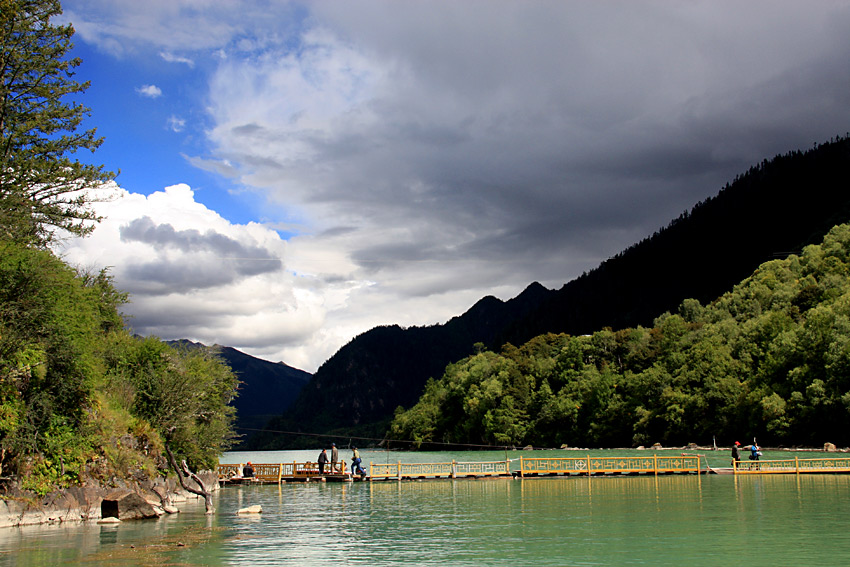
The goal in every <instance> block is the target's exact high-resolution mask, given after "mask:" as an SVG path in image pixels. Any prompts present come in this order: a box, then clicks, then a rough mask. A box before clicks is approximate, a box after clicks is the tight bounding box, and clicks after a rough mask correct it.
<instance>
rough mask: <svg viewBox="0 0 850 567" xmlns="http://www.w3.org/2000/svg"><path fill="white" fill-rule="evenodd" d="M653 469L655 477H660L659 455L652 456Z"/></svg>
mask: <svg viewBox="0 0 850 567" xmlns="http://www.w3.org/2000/svg"><path fill="white" fill-rule="evenodd" d="M652 468H653V469H654V470H655V476H658V454H653V455H652Z"/></svg>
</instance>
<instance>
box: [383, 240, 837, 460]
mask: <svg viewBox="0 0 850 567" xmlns="http://www.w3.org/2000/svg"><path fill="white" fill-rule="evenodd" d="M848 274H850V225H847V224H843V225H839V226H836V227H835V228H833V229H832V230H831V231H830V232H829V233H828V234H827V236H826V237H825V238H824V240H823V242H822V243H821V244H818V245H810V246H807V247H805V248H804V249H803V250H802V251H801V252H800V254H792V255H790V256H788V257H787V258H785V259H782V260H773V261H770V262H767V263H764V264H762V265H761V266H759V267H758V269H757V270H756V271H755V272H754V273H753V274H752V275H751V276H750V277H748V278H747V279H745V280H744V281H742V282H741V283H739V284H738V285H736V286H735V287H734V288H733V289H732V291H730V292H728V293H725V294H724V295H722V296H721V297H719V298H717V299H715V300H714V301H711V302H710V303H708V304H707V305H703V304H702V303H701V302H699V301H697V300H695V299H687V300H685V301H683V302H682V303H681V304H680V305H679V307H678V309H677V310H676V311H675V312H672V313H671V312H666V313H664V314H663V315H661V316H659V317H657V318H656V319H655V321H654V322H653V324H652V326H648V327H643V326H635V327H630V328H625V329H622V330H618V331H612V330H610V329H603V330H599V331H596V332H594V333H592V334H590V335H582V336H571V335H567V334H545V335H541V336H538V337H536V338H534V339H532V340H530V341H528V342H526V343H525V344H523V345H522V346H519V347H515V346H513V345H510V344H507V345H505V346H504V347H503V348H502V349H501V351H500V352H491V351H488V350H486V349H483V345H479V348H480V349H481V350H480V352H478V353H476V354H473V355H471V356H469V357H467V358H465V359H463V360H460V361H458V362H456V363H454V364H451V365H449V366H448V367H447V368H446V370H445V373H444V374H443V376H442V377H441V378H440V379H438V380H433V379H432V380H429V381H428V383H427V384H426V386H425V390H424V392H423V394H422V396H421V398H420V399H419V401H418V402H417V403H416V404H415V405H413V406H412V407H411V408H410V409H407V410H405V409H403V408H398V409H397V410H396V412H395V416H394V419H393V421H392V424H391V426H390V430H389V432H388V434H387V435H388V437H390V438H392V439H404V440H410V441H413V442H414V443H415V444H416V445H417V446H420V447H425V446H427V445H428V443H429V442H440V443H484V444H491V445H502V446H519V445H527V444H531V445H536V446H544V447H558V446H561V445H563V444H566V445H570V446H594V447H627V446H637V445H645V444H651V443H656V442H658V443H662V444H666V445H683V444H686V443H691V442H694V443H703V444H705V443H710V442H711V441H712V439H713V438H716V439H717V441H718V442H719V443H720V442H723V443H731V442H732V441H734V440H735V439H749V438H752V437H757V438H758V439H759V441H760V442H762V443H770V444H772V445H808V446H815V445H822V444H823V443H824V442H827V441H829V442H833V443H838V444H842V445H847V444H850V428H848V425H850V278H848Z"/></svg>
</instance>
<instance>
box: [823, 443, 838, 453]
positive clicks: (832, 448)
mask: <svg viewBox="0 0 850 567" xmlns="http://www.w3.org/2000/svg"><path fill="white" fill-rule="evenodd" d="M823 450H824V451H826V452H827V453H834V452H836V451H837V450H838V448H837V447H836V446H835V444H834V443H824V444H823Z"/></svg>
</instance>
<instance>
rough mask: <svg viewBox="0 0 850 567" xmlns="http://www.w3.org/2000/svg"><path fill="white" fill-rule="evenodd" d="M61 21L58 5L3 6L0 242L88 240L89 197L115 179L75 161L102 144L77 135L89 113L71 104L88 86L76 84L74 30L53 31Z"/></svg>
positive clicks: (42, 1)
mask: <svg viewBox="0 0 850 567" xmlns="http://www.w3.org/2000/svg"><path fill="white" fill-rule="evenodd" d="M61 14H62V7H61V5H60V3H59V1H58V0H0V79H2V82H0V135H2V139H0V236H3V237H6V238H11V239H14V240H16V241H21V242H26V243H29V244H34V245H42V246H43V245H45V244H47V243H49V242H50V241H51V240H53V239H55V238H56V229H64V230H66V231H68V232H70V233H71V234H74V235H79V236H84V235H85V234H87V233H89V232H91V230H93V228H94V224H95V223H96V222H97V221H98V220H100V219H99V218H98V216H97V215H96V213H95V212H94V210H93V209H92V204H93V202H94V198H93V197H92V193H91V191H90V190H91V189H92V188H94V187H97V186H99V185H101V184H102V183H104V182H106V181H108V180H111V179H112V178H114V176H115V175H114V174H113V173H112V172H109V171H104V169H103V166H102V165H90V164H84V163H81V162H80V161H79V160H77V159H74V158H73V155H74V154H75V153H76V152H77V151H78V150H80V149H86V150H89V151H94V150H95V149H96V148H97V147H98V146H100V144H101V142H102V141H103V139H102V138H99V137H97V135H96V131H95V129H90V130H78V129H79V128H80V125H81V123H82V121H83V119H84V118H85V117H86V116H88V114H89V109H88V108H86V107H85V106H82V105H81V104H78V103H77V102H75V101H73V100H71V101H69V100H68V97H73V96H74V95H79V94H81V93H83V92H85V90H86V89H87V88H88V86H89V83H88V82H83V83H80V82H77V81H75V80H74V78H73V77H74V71H75V69H76V67H78V66H79V65H80V63H81V61H80V59H79V58H69V57H68V53H69V51H70V49H71V48H72V46H73V44H72V43H71V37H72V36H73V34H74V28H73V26H71V25H70V24H68V25H55V24H53V23H51V19H52V18H55V17H57V16H59V15H61Z"/></svg>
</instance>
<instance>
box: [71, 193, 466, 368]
mask: <svg viewBox="0 0 850 567" xmlns="http://www.w3.org/2000/svg"><path fill="white" fill-rule="evenodd" d="M104 194H110V195H113V196H114V195H118V198H111V199H110V200H108V201H106V202H103V203H98V204H97V205H96V207H97V209H96V210H97V212H98V213H99V214H101V215H104V217H105V218H104V220H103V221H102V223H101V224H99V225H98V226H97V228H96V229H95V231H94V232H93V233H92V234H91V236H89V237H87V238H85V239H70V240H67V241H65V243H64V244H63V249H62V250H61V254H62V255H63V257H64V258H65V259H66V260H67V261H68V262H70V263H71V264H73V265H80V266H82V267H88V268H100V267H109V269H110V273H111V274H112V275H113V276H114V277H115V283H116V285H117V286H118V287H119V288H120V289H123V290H125V291H128V292H130V294H131V301H130V303H129V304H128V305H126V306H125V308H124V312H125V313H126V314H127V315H129V324H130V326H131V327H132V328H133V330H134V331H135V332H137V333H140V334H142V335H150V334H152V335H156V336H159V337H161V338H164V339H179V338H188V339H192V340H197V341H201V342H204V343H205V344H216V343H217V344H222V345H227V346H232V347H235V348H238V349H241V350H243V351H245V352H248V353H249V354H253V355H255V356H260V357H262V358H265V359H268V360H275V361H277V360H283V361H285V362H286V363H287V364H290V365H293V366H296V367H299V368H303V369H305V370H308V371H315V370H316V368H317V367H318V366H319V365H320V364H321V363H322V362H324V361H325V360H326V359H327V358H328V357H329V356H330V355H332V354H333V353H334V352H335V351H336V350H337V349H339V348H340V347H341V346H342V345H343V344H345V343H346V342H347V341H349V340H350V339H351V338H353V337H354V336H355V335H357V334H359V333H362V332H364V331H366V330H367V329H369V328H371V327H372V326H375V325H379V324H386V323H396V322H398V323H401V324H411V322H415V321H417V320H418V319H420V318H421V315H420V314H419V313H417V311H418V310H419V309H429V310H431V311H433V312H434V313H433V314H435V315H438V316H441V317H444V318H446V319H447V318H448V317H450V316H452V315H453V314H455V313H456V312H457V309H460V308H463V307H464V306H465V305H467V304H468V303H469V302H470V301H474V299H475V298H473V297H471V296H467V297H462V298H460V300H458V298H454V299H453V300H452V301H449V302H447V304H446V306H445V308H438V309H436V310H434V309H433V307H431V306H428V302H427V301H421V302H420V303H419V304H418V305H417V304H416V302H412V303H409V304H407V305H406V306H405V307H404V308H403V309H399V308H398V306H397V305H395V304H394V302H392V301H388V300H387V298H386V297H385V296H383V295H382V294H380V293H375V289H374V284H373V283H372V282H370V281H368V280H362V279H358V277H357V276H356V275H355V274H354V272H355V271H356V267H355V266H354V265H353V264H352V263H351V262H350V261H349V260H347V258H346V255H345V253H343V252H340V248H339V246H338V245H339V242H338V241H336V240H334V239H329V240H322V239H317V238H306V237H305V238H295V239H293V240H292V241H288V242H287V241H284V240H282V239H281V238H280V236H279V235H278V234H277V233H276V232H275V231H274V230H272V229H271V228H268V227H266V226H263V225H260V224H257V223H249V224H246V225H239V224H233V223H231V222H229V221H227V220H226V219H224V218H223V217H222V216H221V215H219V214H218V213H216V212H215V211H212V210H210V209H209V208H207V207H205V206H204V205H202V204H200V203H198V202H197V201H196V200H195V196H194V192H193V191H192V190H191V189H190V188H189V187H188V186H186V185H174V186H171V187H166V188H165V189H164V190H162V191H156V192H154V193H151V194H150V195H148V196H144V195H140V194H136V193H130V192H127V191H126V190H123V189H117V188H115V187H114V186H111V187H109V188H105V189H104ZM476 293H479V292H476ZM473 295H474V294H473Z"/></svg>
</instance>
